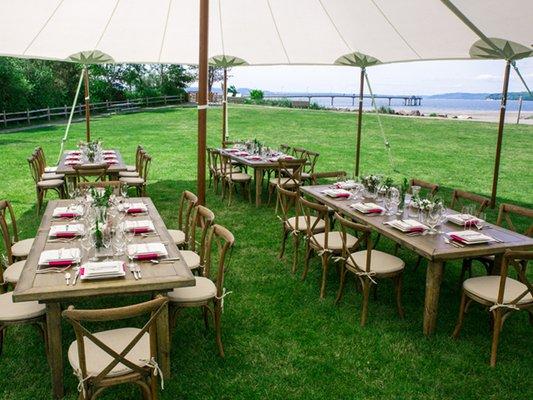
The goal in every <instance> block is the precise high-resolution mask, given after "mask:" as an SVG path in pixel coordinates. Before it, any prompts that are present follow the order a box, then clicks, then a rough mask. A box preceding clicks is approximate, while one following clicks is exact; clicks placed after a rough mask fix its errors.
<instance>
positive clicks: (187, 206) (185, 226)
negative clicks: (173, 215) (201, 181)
mask: <svg viewBox="0 0 533 400" xmlns="http://www.w3.org/2000/svg"><path fill="white" fill-rule="evenodd" d="M196 204H198V197H197V196H196V195H195V194H194V193H192V192H189V191H188V190H185V191H183V193H182V194H181V200H180V207H179V210H178V229H179V230H181V231H183V232H184V233H185V239H186V240H187V238H188V235H189V225H190V222H191V218H192V211H193V209H194V207H195V206H196Z"/></svg>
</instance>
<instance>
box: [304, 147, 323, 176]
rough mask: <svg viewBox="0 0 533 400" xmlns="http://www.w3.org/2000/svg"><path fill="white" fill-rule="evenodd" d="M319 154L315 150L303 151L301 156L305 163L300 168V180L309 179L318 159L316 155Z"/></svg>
mask: <svg viewBox="0 0 533 400" xmlns="http://www.w3.org/2000/svg"><path fill="white" fill-rule="evenodd" d="M319 156H320V153H317V152H315V151H310V150H306V151H305V152H304V153H303V157H302V158H304V159H305V164H304V166H303V170H302V181H311V180H312V179H311V176H312V175H313V174H314V173H315V167H316V163H317V161H318V157H319Z"/></svg>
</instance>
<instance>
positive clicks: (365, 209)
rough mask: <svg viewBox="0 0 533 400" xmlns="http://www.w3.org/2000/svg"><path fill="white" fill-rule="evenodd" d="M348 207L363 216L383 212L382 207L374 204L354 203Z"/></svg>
mask: <svg viewBox="0 0 533 400" xmlns="http://www.w3.org/2000/svg"><path fill="white" fill-rule="evenodd" d="M350 207H351V208H354V209H356V210H357V211H359V212H362V213H363V214H381V213H382V212H383V211H384V208H383V207H381V206H378V205H377V204H375V203H354V204H350Z"/></svg>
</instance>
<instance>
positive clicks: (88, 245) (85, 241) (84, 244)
mask: <svg viewBox="0 0 533 400" xmlns="http://www.w3.org/2000/svg"><path fill="white" fill-rule="evenodd" d="M80 242H81V248H82V249H83V252H84V254H85V255H86V257H87V260H90V261H96V257H93V258H91V257H89V255H90V254H91V249H92V248H93V246H94V238H93V234H92V233H91V231H90V230H89V229H87V228H86V230H85V235H83V237H82V238H81V241H80Z"/></svg>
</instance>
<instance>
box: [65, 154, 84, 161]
mask: <svg viewBox="0 0 533 400" xmlns="http://www.w3.org/2000/svg"><path fill="white" fill-rule="evenodd" d="M80 159H81V155H79V156H78V155H71V156H67V157H66V158H65V160H67V161H79V160H80Z"/></svg>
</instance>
